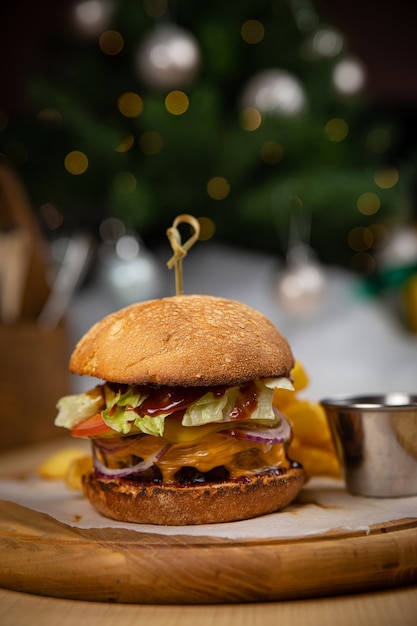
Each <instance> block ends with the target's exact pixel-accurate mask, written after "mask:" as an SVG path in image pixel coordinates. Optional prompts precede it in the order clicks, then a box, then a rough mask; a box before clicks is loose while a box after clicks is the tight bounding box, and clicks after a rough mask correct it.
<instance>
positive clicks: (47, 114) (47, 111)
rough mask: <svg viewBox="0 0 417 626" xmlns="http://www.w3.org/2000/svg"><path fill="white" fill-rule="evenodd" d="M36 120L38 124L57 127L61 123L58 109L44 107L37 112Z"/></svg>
mask: <svg viewBox="0 0 417 626" xmlns="http://www.w3.org/2000/svg"><path fill="white" fill-rule="evenodd" d="M36 119H37V121H38V122H41V123H45V124H53V125H55V126H57V125H59V124H60V123H61V122H62V115H61V113H60V112H59V111H58V109H54V108H53V107H45V108H44V109H41V110H40V111H39V112H38V114H37V116H36Z"/></svg>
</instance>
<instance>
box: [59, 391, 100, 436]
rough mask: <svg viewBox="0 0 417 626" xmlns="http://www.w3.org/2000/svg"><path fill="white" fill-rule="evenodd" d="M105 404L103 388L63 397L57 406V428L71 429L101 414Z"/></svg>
mask: <svg viewBox="0 0 417 626" xmlns="http://www.w3.org/2000/svg"><path fill="white" fill-rule="evenodd" d="M103 403H104V397H103V393H102V387H101V386H98V387H95V388H94V389H92V390H91V391H86V392H85V393H77V394H73V395H68V396H63V397H62V398H61V399H60V400H59V401H58V404H57V409H58V414H57V416H56V418H55V426H63V427H64V428H69V429H71V428H72V427H73V426H75V424H78V422H81V421H82V420H84V419H86V418H87V417H90V416H91V415H94V414H95V413H98V412H100V411H101V409H102V408H103Z"/></svg>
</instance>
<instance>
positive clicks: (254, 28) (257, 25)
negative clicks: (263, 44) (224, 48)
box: [240, 20, 265, 44]
mask: <svg viewBox="0 0 417 626" xmlns="http://www.w3.org/2000/svg"><path fill="white" fill-rule="evenodd" d="M240 34H241V36H242V39H243V41H245V42H246V43H249V44H257V43H259V42H260V41H262V39H263V38H264V35H265V27H264V25H263V24H262V23H261V22H259V21H258V20H247V21H246V22H245V23H244V24H243V26H242V28H241V30H240Z"/></svg>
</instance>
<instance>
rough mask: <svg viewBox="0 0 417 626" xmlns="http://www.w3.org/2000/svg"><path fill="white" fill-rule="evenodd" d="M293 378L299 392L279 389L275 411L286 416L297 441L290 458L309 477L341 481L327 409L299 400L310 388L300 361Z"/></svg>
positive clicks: (275, 398) (317, 404) (291, 444)
mask: <svg viewBox="0 0 417 626" xmlns="http://www.w3.org/2000/svg"><path fill="white" fill-rule="evenodd" d="M291 375H292V378H293V384H294V390H295V391H288V390H287V389H275V390H274V400H273V402H274V405H275V407H276V408H277V409H278V410H279V411H281V412H282V413H283V414H284V415H285V417H286V418H287V419H288V421H289V422H290V424H291V427H292V431H293V439H292V441H291V443H290V445H289V448H288V455H289V457H290V458H291V459H292V460H294V461H298V462H299V463H301V465H302V466H303V467H304V470H305V472H306V474H307V476H308V477H311V476H331V477H334V478H340V476H341V468H340V463H339V460H338V456H337V453H336V449H335V446H334V443H333V438H332V434H331V431H330V427H329V424H328V421H327V417H326V413H325V411H324V409H323V407H322V406H321V404H319V403H317V402H311V401H309V400H304V399H300V398H298V393H299V392H300V391H302V390H304V389H306V387H307V386H308V384H309V379H308V376H307V374H306V372H305V370H304V368H303V366H302V364H301V363H300V362H299V361H297V362H296V363H295V366H294V369H293V370H292V372H291Z"/></svg>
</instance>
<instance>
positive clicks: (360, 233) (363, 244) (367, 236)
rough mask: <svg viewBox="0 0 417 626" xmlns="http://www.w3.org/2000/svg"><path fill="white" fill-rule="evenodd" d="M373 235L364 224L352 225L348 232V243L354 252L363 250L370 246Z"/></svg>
mask: <svg viewBox="0 0 417 626" xmlns="http://www.w3.org/2000/svg"><path fill="white" fill-rule="evenodd" d="M373 242H374V236H373V234H372V231H371V229H370V228H367V227H366V226H354V227H353V228H351V230H350V231H349V233H348V244H349V246H350V248H351V249H352V250H354V251H355V252H365V251H366V250H369V249H370V248H372V244H373Z"/></svg>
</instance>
